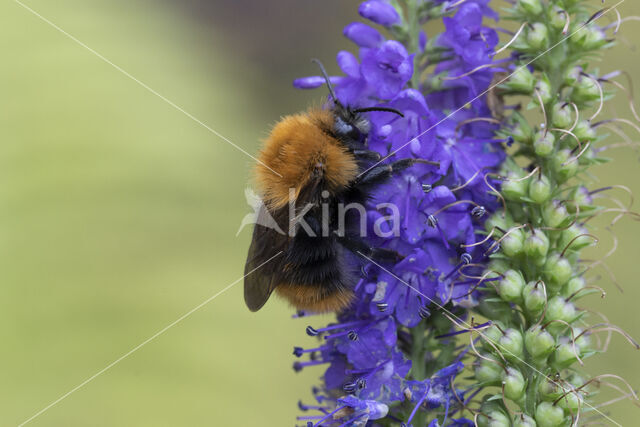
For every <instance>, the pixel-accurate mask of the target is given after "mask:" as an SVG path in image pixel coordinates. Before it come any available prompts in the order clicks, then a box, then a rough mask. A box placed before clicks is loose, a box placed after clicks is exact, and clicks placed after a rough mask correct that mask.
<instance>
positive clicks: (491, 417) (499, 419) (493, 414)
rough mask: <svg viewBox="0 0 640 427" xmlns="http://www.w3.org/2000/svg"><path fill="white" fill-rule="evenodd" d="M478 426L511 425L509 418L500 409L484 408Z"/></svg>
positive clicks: (504, 426) (495, 426) (502, 426)
mask: <svg viewBox="0 0 640 427" xmlns="http://www.w3.org/2000/svg"><path fill="white" fill-rule="evenodd" d="M478 427H511V422H510V421H509V418H508V417H507V416H506V415H505V414H504V413H503V412H502V411H500V410H499V409H498V410H486V409H483V410H482V412H481V413H480V415H479V416H478Z"/></svg>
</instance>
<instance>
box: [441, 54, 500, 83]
mask: <svg viewBox="0 0 640 427" xmlns="http://www.w3.org/2000/svg"><path fill="white" fill-rule="evenodd" d="M509 61H512V59H506V60H501V61H499V62H493V63H491V64H484V65H480V66H478V67H476V68H474V69H473V70H471V71H467V72H466V73H464V74H460V75H458V76H445V77H441V79H442V80H458V79H461V78H463V77H468V76H470V75H471V74H473V73H476V72H478V71H480V70H484V69H485V68H491V67H495V66H497V65H499V63H502V62H509Z"/></svg>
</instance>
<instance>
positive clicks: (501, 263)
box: [485, 258, 510, 277]
mask: <svg viewBox="0 0 640 427" xmlns="http://www.w3.org/2000/svg"><path fill="white" fill-rule="evenodd" d="M509 267H510V265H509V263H508V262H507V260H504V259H500V258H496V259H493V260H491V262H490V263H489V266H488V267H487V271H485V273H487V272H488V273H489V275H488V276H487V277H495V275H496V273H500V274H503V273H504V272H505V271H507V270H509Z"/></svg>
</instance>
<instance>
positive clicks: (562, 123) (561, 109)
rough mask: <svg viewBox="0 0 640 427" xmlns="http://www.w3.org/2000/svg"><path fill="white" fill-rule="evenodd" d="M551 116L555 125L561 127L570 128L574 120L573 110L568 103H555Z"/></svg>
mask: <svg viewBox="0 0 640 427" xmlns="http://www.w3.org/2000/svg"><path fill="white" fill-rule="evenodd" d="M551 116H552V117H553V119H552V120H551V123H553V126H554V127H557V128H560V129H569V128H570V127H571V125H572V124H573V121H574V118H573V110H572V108H571V106H569V105H568V104H563V103H557V104H555V105H554V106H553V110H552V111H551Z"/></svg>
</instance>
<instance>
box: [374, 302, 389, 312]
mask: <svg viewBox="0 0 640 427" xmlns="http://www.w3.org/2000/svg"><path fill="white" fill-rule="evenodd" d="M376 307H377V308H378V311H379V312H381V313H383V312H385V311H387V308H389V304H387V303H386V302H377V303H376Z"/></svg>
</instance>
